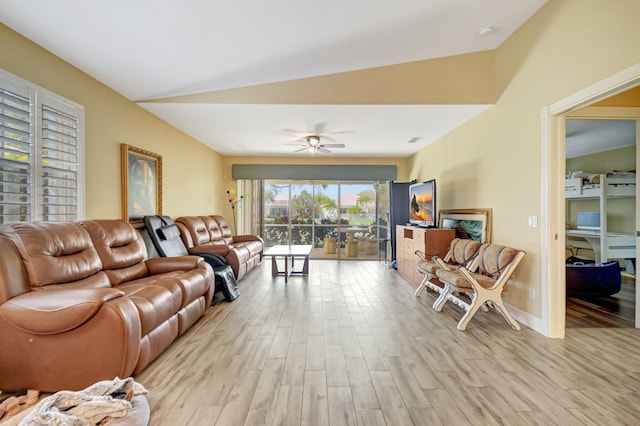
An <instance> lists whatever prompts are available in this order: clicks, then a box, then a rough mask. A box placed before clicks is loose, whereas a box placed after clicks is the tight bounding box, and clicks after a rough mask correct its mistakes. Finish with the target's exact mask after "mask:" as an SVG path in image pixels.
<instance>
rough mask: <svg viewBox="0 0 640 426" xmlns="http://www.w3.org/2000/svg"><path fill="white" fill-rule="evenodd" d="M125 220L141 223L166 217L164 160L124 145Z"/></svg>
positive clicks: (122, 151) (123, 184)
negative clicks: (152, 218)
mask: <svg viewBox="0 0 640 426" xmlns="http://www.w3.org/2000/svg"><path fill="white" fill-rule="evenodd" d="M121 155H122V218H123V219H124V220H127V221H129V222H138V221H141V220H142V218H143V217H144V216H149V215H161V214H162V156H161V155H158V154H156V153H153V152H150V151H145V150H144V149H140V148H136V147H134V146H131V145H127V144H124V143H123V144H122V145H121Z"/></svg>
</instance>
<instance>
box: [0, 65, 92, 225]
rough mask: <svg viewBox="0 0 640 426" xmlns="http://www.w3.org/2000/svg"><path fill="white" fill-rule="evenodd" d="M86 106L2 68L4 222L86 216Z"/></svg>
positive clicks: (0, 214) (0, 190) (0, 192)
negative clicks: (84, 168) (84, 166)
mask: <svg viewBox="0 0 640 426" xmlns="http://www.w3.org/2000/svg"><path fill="white" fill-rule="evenodd" d="M83 121H84V109H83V108H82V107H81V106H79V105H77V104H74V103H73V102H70V101H68V100H66V99H64V98H62V97H60V96H57V95H54V94H52V93H50V92H48V91H46V90H45V89H42V88H39V87H37V86H35V85H32V84H30V83H28V82H26V81H24V80H21V79H19V78H18V77H15V76H12V75H10V74H8V73H5V72H4V71H2V70H0V224H2V223H8V222H29V221H35V220H46V221H73V220H78V219H82V216H83V210H84V209H83V205H84V204H83V203H84V200H83V192H84V191H83V182H84V178H83V173H82V168H83V164H82V163H83V151H82V149H83V127H84V123H83Z"/></svg>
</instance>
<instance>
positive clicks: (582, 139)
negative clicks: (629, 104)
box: [566, 119, 636, 158]
mask: <svg viewBox="0 0 640 426" xmlns="http://www.w3.org/2000/svg"><path fill="white" fill-rule="evenodd" d="M566 134H567V154H566V156H567V158H575V157H581V156H583V155H588V154H595V153H598V152H605V151H611V150H613V149H618V148H624V147H627V146H634V145H635V144H636V122H635V120H575V119H569V120H567V129H566Z"/></svg>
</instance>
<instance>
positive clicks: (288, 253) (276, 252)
mask: <svg viewBox="0 0 640 426" xmlns="http://www.w3.org/2000/svg"><path fill="white" fill-rule="evenodd" d="M312 248H313V246H311V245H308V246H304V245H278V246H273V247H270V248H269V249H267V251H265V252H264V253H263V256H271V275H272V276H274V277H275V276H277V275H284V282H287V279H288V278H289V275H309V254H311V249H312ZM279 257H283V258H284V271H280V270H279V269H278V262H277V258H279ZM289 258H291V269H289ZM296 258H302V260H303V261H302V269H299V270H296V269H294V266H295V263H294V262H295V259H296Z"/></svg>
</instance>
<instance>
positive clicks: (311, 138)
mask: <svg viewBox="0 0 640 426" xmlns="http://www.w3.org/2000/svg"><path fill="white" fill-rule="evenodd" d="M327 139H328V138H327ZM285 145H295V146H299V147H301V148H300V149H296V150H295V151H293V152H302V151H305V150H308V151H309V152H310V153H312V154H315V153H317V152H321V153H323V154H327V153H330V152H331V151H330V150H328V149H327V148H344V147H345V145H344V144H343V143H322V142H320V136H318V135H307V136H305V137H304V138H303V140H302V141H301V142H300V143H297V144H293V143H290V144H285Z"/></svg>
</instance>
